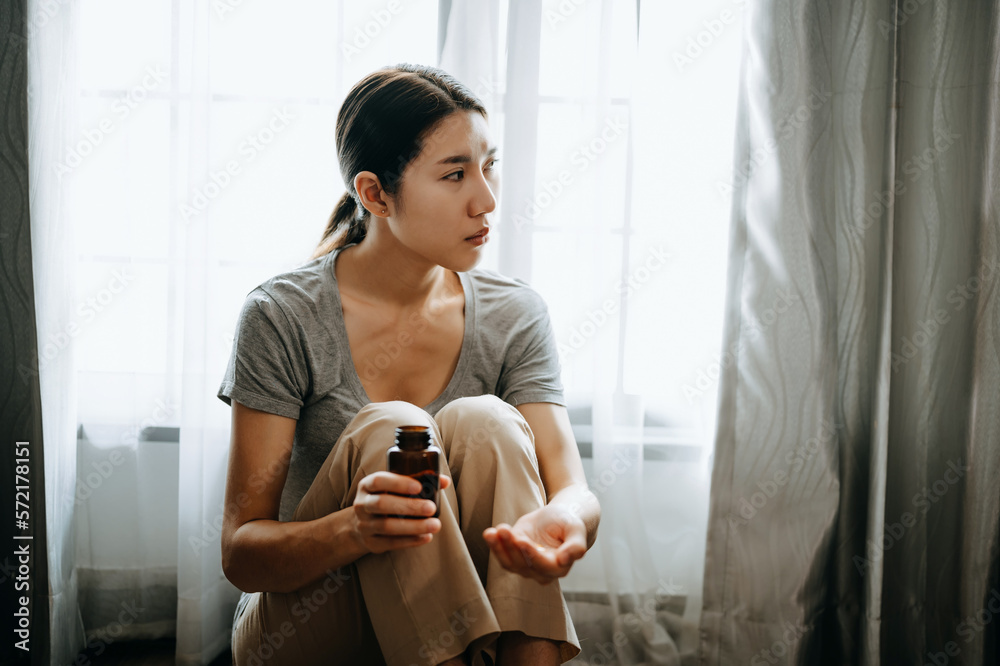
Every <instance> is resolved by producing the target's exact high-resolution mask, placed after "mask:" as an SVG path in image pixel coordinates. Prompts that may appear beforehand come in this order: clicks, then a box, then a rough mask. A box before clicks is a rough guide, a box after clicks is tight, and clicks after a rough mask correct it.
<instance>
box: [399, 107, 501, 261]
mask: <svg viewBox="0 0 1000 666" xmlns="http://www.w3.org/2000/svg"><path fill="white" fill-rule="evenodd" d="M496 152H497V149H496V146H495V145H494V144H493V141H492V138H491V136H490V132H489V126H488V125H487V123H486V119H485V118H483V117H482V115H480V114H479V113H477V112H475V111H457V112H455V113H452V114H451V115H450V116H447V117H445V118H444V119H443V120H441V121H440V122H439V123H438V125H437V127H436V128H435V129H434V130H433V131H432V132H431V133H430V134H429V135H427V136H426V137H425V139H424V142H423V148H422V150H421V153H420V155H418V156H417V157H416V158H415V159H414V160H413V161H412V162H411V163H410V164H409V165H408V166H407V167H406V171H405V172H404V173H403V179H402V186H401V187H400V190H399V192H398V193H397V196H396V197H395V198H396V199H397V200H402V202H403V206H402V208H401V209H400V207H399V206H398V205H397V206H393V210H392V214H391V215H390V217H389V219H388V226H389V229H390V230H391V232H392V234H393V236H395V237H396V239H397V241H399V242H400V243H401V244H402V245H404V246H405V247H406V248H407V249H409V250H410V251H411V252H413V253H415V254H417V255H419V256H421V257H423V258H425V259H427V260H428V261H430V262H432V263H434V264H437V265H439V266H443V267H444V268H447V269H450V270H453V271H467V270H470V269H471V268H473V267H475V265H476V264H477V263H478V262H479V260H480V258H481V257H482V253H483V249H484V247H485V245H486V243H488V242H490V240H491V233H490V228H491V227H492V226H493V223H494V220H493V217H492V214H493V211H494V210H496V206H497V197H498V195H499V185H500V181H499V168H498V167H497V165H496V162H497V159H496Z"/></svg>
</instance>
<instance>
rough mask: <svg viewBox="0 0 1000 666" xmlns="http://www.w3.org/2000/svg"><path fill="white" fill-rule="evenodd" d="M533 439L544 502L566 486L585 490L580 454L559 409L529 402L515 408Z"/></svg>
mask: <svg viewBox="0 0 1000 666" xmlns="http://www.w3.org/2000/svg"><path fill="white" fill-rule="evenodd" d="M517 411H519V412H521V415H522V416H523V417H524V420H525V421H527V422H528V427H530V428H531V432H532V433H533V434H534V436H535V453H536V455H537V456H538V468H539V472H540V473H541V476H542V483H543V484H544V485H545V492H546V493H547V494H548V497H547V498H546V499H551V498H552V496H553V495H555V494H556V493H557V492H559V491H560V490H563V489H564V488H567V487H569V486H582V487H584V488H586V487H587V478H586V475H585V474H584V472H583V461H581V460H580V450H579V448H577V445H576V438H575V437H574V436H573V428H572V426H571V425H570V423H569V413H568V412H567V411H566V408H565V407H563V406H562V405H556V404H553V403H551V402H530V403H525V404H522V405H518V406H517Z"/></svg>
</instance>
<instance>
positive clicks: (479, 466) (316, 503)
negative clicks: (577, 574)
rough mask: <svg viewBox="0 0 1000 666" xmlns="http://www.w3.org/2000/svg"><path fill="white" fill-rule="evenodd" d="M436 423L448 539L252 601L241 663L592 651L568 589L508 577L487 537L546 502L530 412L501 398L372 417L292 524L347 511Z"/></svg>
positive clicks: (363, 419)
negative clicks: (534, 643) (506, 641)
mask: <svg viewBox="0 0 1000 666" xmlns="http://www.w3.org/2000/svg"><path fill="white" fill-rule="evenodd" d="M424 424H426V425H428V426H430V427H431V429H432V430H433V432H434V441H435V442H437V444H438V446H440V448H441V449H442V451H443V452H444V456H442V458H444V459H445V460H442V462H441V473H442V474H446V475H449V476H451V478H452V480H453V482H454V483H453V485H452V486H449V487H448V488H447V489H446V490H443V491H441V493H440V502H441V514H440V519H441V530H440V531H439V532H438V533H437V534H436V535H434V538H433V540H432V541H431V542H430V543H428V544H424V545H422V546H417V547H415V548H405V549H402V550H394V551H389V552H386V553H380V554H374V553H369V554H368V555H365V556H363V557H361V558H360V559H358V560H357V561H355V562H354V563H353V564H351V565H348V566H346V567H343V568H342V569H339V570H337V571H330V572H328V574H327V576H326V577H324V578H323V579H322V580H320V581H317V582H316V583H313V584H311V585H309V586H307V587H304V588H302V589H301V590H298V591H296V592H292V593H288V594H276V593H270V592H259V593H255V594H252V595H249V596H247V597H246V598H245V601H246V603H245V604H241V609H240V611H239V612H238V614H237V615H238V616H237V618H236V623H235V627H234V633H233V655H234V658H235V661H236V664H238V665H239V666H260V665H261V664H268V665H272V664H273V665H277V664H295V665H298V666H306V665H307V664H352V665H353V664H358V665H367V664H388V665H389V666H416V665H423V664H438V663H440V662H442V661H445V660H447V659H449V658H451V657H455V656H458V655H461V654H463V653H464V654H466V655H468V656H469V657H470V658H471V660H472V661H471V663H473V664H476V665H477V666H479V665H482V664H484V663H486V662H485V661H484V658H483V653H484V652H485V653H488V654H489V655H490V656H491V657H492V658H493V659H494V660H495V658H496V643H497V638H498V637H499V635H500V632H501V631H521V632H524V633H525V634H527V635H529V636H537V637H542V638H548V639H552V640H555V641H559V642H560V653H561V659H562V661H563V662H565V661H568V660H570V659H572V658H573V657H575V656H576V655H577V654H579V652H580V645H579V641H578V640H577V636H576V631H575V629H574V627H573V621H572V619H571V618H570V616H569V609H568V607H567V606H566V602H565V600H564V599H563V597H562V592H561V591H560V588H559V584H558V582H555V583H552V584H550V585H547V586H545V585H541V584H539V583H537V582H535V581H533V580H530V579H527V578H524V577H522V576H519V575H517V574H514V573H511V572H509V571H507V570H506V569H504V568H503V567H502V566H501V565H500V563H499V562H498V561H497V559H496V557H495V556H493V555H492V554H491V552H490V549H489V547H488V546H487V545H486V542H485V541H484V540H483V536H482V533H483V530H484V529H486V528H487V527H490V526H492V525H496V524H498V523H509V524H514V522H515V521H516V520H517V519H518V517H520V516H522V515H524V514H525V513H528V512H529V511H532V510H534V509H536V508H538V507H540V506H543V505H544V503H545V491H544V488H543V486H542V481H541V478H540V476H539V472H538V460H537V458H536V457H535V445H534V438H533V437H532V434H531V430H530V429H529V427H528V424H527V423H526V422H525V421H524V419H523V418H522V417H521V414H520V412H518V411H517V410H516V409H514V408H513V407H511V406H510V405H508V404H507V403H505V402H503V401H502V400H500V399H499V398H497V397H495V396H490V395H487V396H480V397H476V398H461V399H459V400H455V401H454V402H452V403H450V404H448V405H446V406H445V407H444V408H443V409H442V410H441V411H440V412H438V414H437V417H436V418H433V419H432V418H431V417H430V415H429V414H427V412H425V411H423V410H422V409H420V408H419V407H416V406H414V405H412V404H410V403H406V402H385V403H372V404H369V405H367V406H365V407H364V408H363V409H362V410H361V411H360V412H358V414H357V416H356V417H355V418H354V420H352V421H351V423H350V424H348V426H347V427H346V428H345V429H344V432H343V433H342V434H341V436H340V439H339V440H338V441H337V444H336V445H335V446H334V447H333V450H332V451H331V452H330V455H329V457H328V458H327V459H326V462H325V463H324V465H323V467H322V468H321V469H320V472H319V474H318V475H317V476H316V479H315V481H313V484H312V486H311V487H310V488H309V491H308V492H307V493H306V495H305V497H303V499H302V501H301V502H300V503H299V506H298V508H297V509H296V511H295V515H294V517H293V520H311V519H314V518H318V517H320V516H323V515H326V514H329V513H331V512H334V511H338V510H340V509H343V508H345V507H349V506H351V505H352V503H353V502H354V497H355V495H356V494H357V489H358V483H359V482H360V481H361V479H362V478H363V477H365V476H366V475H368V474H371V473H372V472H376V471H378V470H384V469H386V450H387V449H388V448H389V447H390V446H391V445H392V442H393V438H394V431H395V428H396V426H399V425H424Z"/></svg>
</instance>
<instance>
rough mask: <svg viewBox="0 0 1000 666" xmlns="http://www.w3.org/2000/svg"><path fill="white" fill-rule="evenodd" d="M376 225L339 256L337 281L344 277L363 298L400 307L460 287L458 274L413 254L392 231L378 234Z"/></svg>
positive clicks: (425, 301) (426, 300)
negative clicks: (340, 275) (361, 239)
mask: <svg viewBox="0 0 1000 666" xmlns="http://www.w3.org/2000/svg"><path fill="white" fill-rule="evenodd" d="M378 226H379V225H377V224H372V225H370V227H369V232H368V235H366V236H365V239H364V240H363V241H361V242H360V243H358V245H356V246H354V247H352V248H351V249H349V250H347V251H346V252H345V253H343V254H342V255H341V256H340V257H339V258H338V260H337V264H338V271H339V272H341V274H342V278H338V281H341V280H342V279H343V278H346V279H347V281H348V284H349V285H350V286H351V287H352V288H353V290H354V291H355V292H357V293H358V294H360V295H363V296H364V297H365V299H366V300H377V301H380V302H383V303H386V304H390V305H394V306H397V307H400V308H406V307H413V306H421V305H423V304H425V303H428V302H429V301H431V300H432V299H435V298H441V297H444V296H446V295H450V294H452V293H454V291H455V288H456V287H457V288H458V289H459V290H461V283H460V282H459V279H458V275H457V274H455V273H454V272H453V271H450V270H447V269H445V268H443V267H441V266H438V265H437V264H435V263H432V262H430V261H427V260H426V259H424V258H423V257H420V256H418V255H415V254H414V253H413V252H411V251H410V250H408V249H407V248H405V247H404V246H402V245H400V243H399V242H398V241H397V240H396V238H395V237H394V236H393V235H392V234H388V233H387V234H380V233H379V232H378ZM345 259H346V260H347V261H346V262H345V261H344V260H345Z"/></svg>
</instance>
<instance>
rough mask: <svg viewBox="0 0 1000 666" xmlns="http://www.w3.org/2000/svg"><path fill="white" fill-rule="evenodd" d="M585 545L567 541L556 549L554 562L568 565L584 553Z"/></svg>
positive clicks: (585, 550) (564, 565)
mask: <svg viewBox="0 0 1000 666" xmlns="http://www.w3.org/2000/svg"><path fill="white" fill-rule="evenodd" d="M586 553H587V547H586V546H584V545H581V544H579V543H576V542H574V541H567V542H566V543H564V544H563V545H561V546H559V548H558V550H556V557H555V560H556V563H557V564H558V565H559V566H563V567H566V566H569V565H571V564H573V562H576V561H577V560H578V559H580V558H581V557H583V556H584V555H586Z"/></svg>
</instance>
